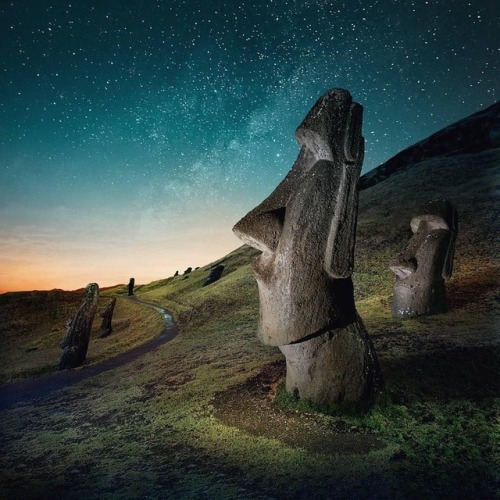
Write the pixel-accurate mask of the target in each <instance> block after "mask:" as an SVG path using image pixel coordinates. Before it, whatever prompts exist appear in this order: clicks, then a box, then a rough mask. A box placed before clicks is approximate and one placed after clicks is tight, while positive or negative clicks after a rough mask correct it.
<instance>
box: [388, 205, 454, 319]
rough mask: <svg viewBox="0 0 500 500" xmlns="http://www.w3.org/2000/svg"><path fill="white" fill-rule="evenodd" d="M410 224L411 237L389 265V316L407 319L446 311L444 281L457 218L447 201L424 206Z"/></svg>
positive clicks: (450, 265) (450, 262) (449, 269)
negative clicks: (392, 279) (391, 292)
mask: <svg viewBox="0 0 500 500" xmlns="http://www.w3.org/2000/svg"><path fill="white" fill-rule="evenodd" d="M418 214H419V215H416V216H415V217H413V219H412V220H411V222H410V226H411V230H412V231H413V236H412V237H411V239H410V240H409V241H408V243H407V244H406V246H405V247H404V249H403V251H402V252H401V253H400V254H399V255H398V256H397V257H396V258H395V259H394V260H393V261H392V262H391V263H390V264H389V268H390V269H391V271H392V272H393V273H394V274H395V275H396V283H395V285H394V298H393V303H392V315H393V317H395V318H410V317H414V316H422V315H425V314H437V313H444V312H446V311H447V310H448V306H447V302H446V290H445V284H444V280H445V279H448V278H450V277H451V273H452V270H453V258H454V254H455V241H456V238H457V230H458V216H457V210H456V209H455V207H454V206H453V205H452V204H451V203H450V202H449V201H447V200H435V201H431V202H428V203H426V204H425V205H423V206H422V207H421V208H420V209H419V210H418Z"/></svg>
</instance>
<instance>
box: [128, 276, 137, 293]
mask: <svg viewBox="0 0 500 500" xmlns="http://www.w3.org/2000/svg"><path fill="white" fill-rule="evenodd" d="M134 286H135V279H134V278H130V281H129V282H128V287H127V291H128V295H129V296H131V295H134Z"/></svg>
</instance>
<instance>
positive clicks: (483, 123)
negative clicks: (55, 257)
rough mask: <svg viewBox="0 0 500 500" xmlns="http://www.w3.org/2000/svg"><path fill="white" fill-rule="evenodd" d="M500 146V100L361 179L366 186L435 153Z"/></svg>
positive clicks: (452, 153)
mask: <svg viewBox="0 0 500 500" xmlns="http://www.w3.org/2000/svg"><path fill="white" fill-rule="evenodd" d="M498 147H500V102H497V103H495V104H493V105H492V106H490V107H488V108H486V109H484V110H482V111H479V112H477V113H474V114H473V115H471V116H468V117H467V118H464V119H462V120H459V121H458V122H455V123H453V124H452V125H449V126H448V127H446V128H444V129H442V130H440V131H439V132H436V133H435V134H433V135H431V136H430V137H428V138H427V139H424V140H423V141H420V142H418V143H417V144H414V145H413V146H410V147H409V148H407V149H405V150H403V151H401V152H400V153H398V154H397V155H396V156H393V157H392V158H391V159H390V160H387V161H386V162H385V163H382V165H379V166H378V167H377V168H374V169H373V170H371V171H370V172H368V173H367V174H365V175H363V176H362V177H361V179H360V183H359V189H360V190H363V189H367V188H369V187H371V186H373V185H375V184H377V183H378V182H380V181H382V180H384V179H386V178H387V177H389V176H390V175H391V174H393V173H395V172H400V171H401V170H404V169H406V168H409V167H411V166H413V165H415V164H417V163H419V162H421V161H423V160H425V159H429V158H432V157H436V156H450V155H462V154H474V153H480V152H482V151H487V150H490V149H495V148H498Z"/></svg>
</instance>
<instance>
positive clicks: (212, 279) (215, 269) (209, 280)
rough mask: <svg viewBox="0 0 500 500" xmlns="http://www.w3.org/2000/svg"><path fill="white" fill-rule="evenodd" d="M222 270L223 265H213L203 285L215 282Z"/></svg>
mask: <svg viewBox="0 0 500 500" xmlns="http://www.w3.org/2000/svg"><path fill="white" fill-rule="evenodd" d="M223 271H224V266H223V265H221V264H219V265H217V266H215V267H213V268H212V269H211V270H210V274H209V276H208V278H207V280H206V281H205V283H203V286H207V285H211V284H212V283H215V282H216V281H218V280H220V277H221V276H222V273H223Z"/></svg>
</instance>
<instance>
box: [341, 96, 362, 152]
mask: <svg viewBox="0 0 500 500" xmlns="http://www.w3.org/2000/svg"><path fill="white" fill-rule="evenodd" d="M362 122H363V108H362V107H361V106H360V105H359V104H358V103H356V102H355V103H353V104H352V105H351V109H350V110H349V116H348V117H347V130H346V133H345V136H344V156H345V158H346V160H347V161H348V162H357V161H360V160H361V161H362V158H361V156H362V155H363V154H364V145H365V140H364V138H363V137H362V136H361V124H362Z"/></svg>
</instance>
